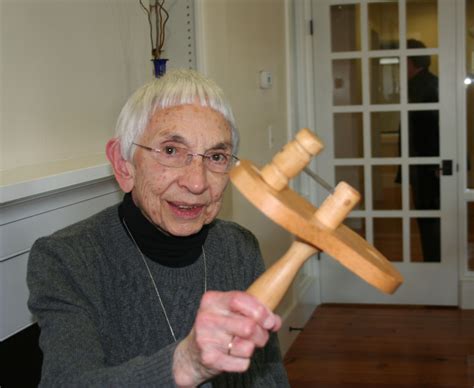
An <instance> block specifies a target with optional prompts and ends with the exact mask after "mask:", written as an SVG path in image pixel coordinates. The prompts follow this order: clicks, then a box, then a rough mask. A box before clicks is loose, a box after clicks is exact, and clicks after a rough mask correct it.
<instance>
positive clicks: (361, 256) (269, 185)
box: [230, 129, 403, 309]
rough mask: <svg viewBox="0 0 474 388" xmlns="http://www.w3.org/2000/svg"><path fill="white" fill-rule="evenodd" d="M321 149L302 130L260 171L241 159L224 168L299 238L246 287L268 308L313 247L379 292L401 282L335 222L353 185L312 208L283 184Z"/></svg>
mask: <svg viewBox="0 0 474 388" xmlns="http://www.w3.org/2000/svg"><path fill="white" fill-rule="evenodd" d="M322 148H323V147H322V143H321V142H320V140H319V139H318V138H317V137H316V136H315V135H312V134H311V132H310V131H309V130H307V129H303V130H302V131H300V132H299V133H298V135H297V137H296V139H295V140H294V141H293V142H291V143H289V144H288V145H287V146H285V147H284V149H283V150H282V151H281V152H279V153H278V154H277V155H276V156H275V157H274V158H273V160H272V162H271V163H269V164H268V165H266V166H265V167H264V168H262V171H260V170H258V168H257V167H255V166H254V165H253V164H252V163H251V162H250V161H246V160H242V161H240V163H239V164H238V165H237V166H236V167H234V169H233V170H232V171H231V172H230V179H231V181H232V183H233V184H234V185H235V186H236V187H237V188H238V189H239V190H240V192H241V193H242V194H243V195H244V196H245V197H246V198H247V199H248V200H249V201H250V202H251V203H252V204H253V205H254V206H255V207H257V208H258V209H259V210H261V211H262V212H263V213H264V214H265V215H267V216H268V217H269V218H270V219H271V220H273V221H274V222H276V223H277V224H278V225H280V226H281V227H283V228H284V229H286V230H288V231H289V232H291V233H293V234H294V235H295V236H297V237H298V238H299V239H301V240H302V241H295V242H294V243H293V245H292V246H291V247H290V249H289V250H288V252H287V253H286V254H285V255H284V256H283V257H282V258H281V259H280V260H279V261H278V262H276V263H275V264H274V265H273V266H272V267H271V268H269V269H268V270H267V272H266V273H265V274H263V275H262V277H261V278H259V279H257V280H256V282H255V283H254V284H253V285H252V286H251V287H250V289H249V290H248V291H249V292H250V293H252V294H253V295H255V296H256V297H257V298H259V299H260V300H261V301H262V302H264V303H265V304H267V306H268V307H269V308H271V309H274V308H275V307H276V306H277V305H278V303H279V302H280V300H281V299H282V298H283V295H284V294H285V293H286V291H287V289H288V288H289V286H290V285H291V282H292V281H293V279H294V277H295V276H296V274H297V272H298V270H299V269H300V268H301V266H302V265H303V264H304V262H305V261H306V260H307V259H308V258H309V257H310V256H311V255H313V254H314V253H315V252H317V249H320V250H323V251H324V252H326V253H327V254H328V255H330V256H332V257H333V258H335V259H336V260H337V261H339V262H340V263H341V264H342V265H343V266H345V267H346V268H347V269H349V270H350V271H352V272H353V273H355V274H356V275H358V276H359V277H360V278H362V279H363V280H365V281H366V282H368V283H369V284H371V285H372V286H374V287H376V288H378V289H379V290H381V291H383V292H385V293H393V292H394V291H395V290H396V289H397V288H398V287H399V286H400V284H401V283H402V282H403V278H402V276H401V275H400V273H399V272H398V271H397V270H396V269H395V268H394V267H393V265H392V264H391V263H390V262H389V261H388V260H387V259H386V258H385V257H384V256H383V255H382V254H381V253H380V252H379V251H378V250H377V249H375V248H374V247H373V246H371V245H370V244H369V243H368V242H367V241H365V240H364V239H363V238H362V237H361V236H359V235H358V234H356V233H355V232H353V231H352V230H350V229H349V228H347V227H346V226H344V225H342V224H341V223H342V222H343V220H344V219H345V217H346V216H347V215H348V214H349V213H350V211H351V210H352V209H353V207H354V206H355V205H356V203H357V202H358V201H359V199H360V195H359V193H358V192H357V191H356V190H355V189H353V188H352V187H351V186H349V185H348V184H347V183H345V182H341V183H339V184H338V186H337V187H336V190H335V192H334V194H332V195H331V196H329V197H328V198H327V199H326V200H325V201H324V202H323V204H322V205H321V207H320V208H319V209H318V208H316V207H315V206H313V205H312V204H311V203H310V202H308V201H307V200H305V199H304V198H303V197H301V196H300V195H298V194H297V193H295V192H294V191H293V190H291V189H289V188H288V180H289V179H290V178H292V177H294V176H295V175H297V174H298V173H299V172H300V171H301V170H302V169H303V168H304V167H305V166H306V165H307V164H308V163H309V161H310V159H311V157H312V156H313V155H314V154H316V153H318V152H319V151H320V150H321V149H322ZM305 245H306V246H305Z"/></svg>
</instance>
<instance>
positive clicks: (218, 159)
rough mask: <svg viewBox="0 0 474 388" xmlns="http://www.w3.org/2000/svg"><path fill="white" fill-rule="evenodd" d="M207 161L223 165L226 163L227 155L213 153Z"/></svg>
mask: <svg viewBox="0 0 474 388" xmlns="http://www.w3.org/2000/svg"><path fill="white" fill-rule="evenodd" d="M209 159H210V160H211V161H212V162H215V163H225V162H227V155H226V154H223V153H213V154H211V155H209Z"/></svg>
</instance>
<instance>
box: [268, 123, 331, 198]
mask: <svg viewBox="0 0 474 388" xmlns="http://www.w3.org/2000/svg"><path fill="white" fill-rule="evenodd" d="M322 149H323V143H322V142H321V140H319V138H318V137H317V136H316V135H315V134H314V133H313V132H311V131H310V130H309V129H307V128H303V129H301V130H300V131H299V132H298V133H297V134H296V136H295V139H294V140H293V141H291V142H289V143H288V144H286V145H285V146H284V147H283V149H282V150H281V151H280V152H278V153H277V154H276V155H275V156H274V157H273V159H272V161H271V162H270V163H269V164H267V165H266V166H264V167H263V168H262V170H261V177H262V179H263V180H264V181H265V182H266V183H267V184H268V185H269V186H270V187H272V188H273V189H275V190H277V191H280V190H282V189H283V188H285V187H286V186H287V185H288V181H289V180H290V179H291V178H293V177H294V176H296V175H298V174H299V173H300V172H301V171H302V170H303V169H304V168H305V167H306V166H307V165H308V163H309V162H310V160H311V158H312V157H313V156H314V155H316V154H317V153H319V152H320V151H321V150H322Z"/></svg>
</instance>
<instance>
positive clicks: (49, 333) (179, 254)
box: [28, 70, 288, 388]
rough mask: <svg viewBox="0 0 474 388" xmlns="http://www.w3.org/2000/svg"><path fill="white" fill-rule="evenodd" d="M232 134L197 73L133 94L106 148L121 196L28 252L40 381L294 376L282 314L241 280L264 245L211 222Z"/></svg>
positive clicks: (260, 382)
mask: <svg viewBox="0 0 474 388" xmlns="http://www.w3.org/2000/svg"><path fill="white" fill-rule="evenodd" d="M237 145H238V133H237V131H236V128H235V124H234V119H233V115H232V112H231V109H230V107H229V105H228V104H227V102H226V101H225V99H224V97H223V94H222V92H221V90H220V89H219V87H218V86H217V85H216V84H215V83H213V82H212V81H210V80H208V79H206V78H204V77H202V76H201V75H199V74H198V73H196V72H195V71H192V70H178V71H170V72H169V73H168V74H167V75H165V76H164V77H162V78H161V79H159V80H156V81H153V82H151V83H149V84H147V85H145V86H143V87H142V88H140V89H139V90H138V91H137V92H135V94H133V95H132V97H131V98H130V99H129V101H128V102H127V103H126V105H125V106H124V108H123V110H122V112H121V113H120V116H119V119H118V123H117V129H116V137H115V138H113V139H111V140H110V141H109V142H108V143H107V147H106V153H107V157H108V159H109V161H110V163H111V165H112V167H113V171H114V174H115V178H116V180H117V182H118V184H119V186H120V187H121V189H122V190H123V191H124V192H125V196H124V199H123V201H122V203H121V204H120V205H117V206H112V207H110V208H108V209H105V210H104V211H102V212H100V213H98V214H96V215H94V216H93V217H91V218H89V219H86V220H84V221H82V222H79V223H77V224H75V225H72V226H70V227H67V228H65V229H63V230H61V231H59V232H56V233H54V234H53V235H51V236H49V237H45V238H41V239H39V240H38V241H37V242H36V243H35V244H34V247H33V248H32V251H31V255H30V260H29V266H28V284H29V287H30V292H31V295H30V299H29V307H30V309H31V311H32V312H33V313H34V314H35V315H36V317H37V319H38V322H39V325H40V327H41V337H40V345H41V348H42V350H43V353H44V363H43V374H42V385H43V386H68V387H69V386H101V387H103V386H127V387H130V386H141V387H143V386H160V387H165V386H197V385H200V384H203V386H213V387H227V386H231V387H265V388H267V387H284V386H288V381H287V377H286V373H285V370H284V367H283V365H282V362H281V355H280V352H279V347H278V343H277V339H276V334H275V333H274V332H276V331H277V330H278V329H279V328H280V326H281V320H280V318H279V317H278V316H277V315H275V314H273V313H272V312H271V311H269V310H268V309H267V308H266V307H265V306H264V305H262V304H261V303H260V302H259V301H258V300H256V299H255V298H253V297H252V296H251V295H249V294H247V293H245V292H244V291H242V290H245V289H246V288H247V287H248V286H249V285H250V284H251V283H252V282H253V280H254V279H255V278H256V277H257V276H258V275H259V274H260V273H261V272H262V271H263V270H264V266H263V262H262V258H261V254H260V251H259V247H258V243H257V241H256V239H255V237H254V236H253V235H252V234H251V233H250V232H249V231H247V230H246V229H244V228H242V227H240V226H238V225H236V224H234V223H232V222H225V221H222V220H217V219H216V216H217V214H218V212H219V209H220V207H221V202H222V196H223V192H224V189H225V187H226V185H227V183H228V174H227V173H228V171H229V170H230V169H231V168H232V166H233V165H234V163H235V161H236V160H237V158H236V157H235V153H236V150H237ZM236 290H240V291H236ZM231 372H237V373H231Z"/></svg>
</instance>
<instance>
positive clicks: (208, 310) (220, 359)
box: [173, 291, 281, 387]
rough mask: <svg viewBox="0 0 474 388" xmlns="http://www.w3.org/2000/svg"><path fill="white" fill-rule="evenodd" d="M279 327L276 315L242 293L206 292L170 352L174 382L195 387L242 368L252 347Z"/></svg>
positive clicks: (247, 364)
mask: <svg viewBox="0 0 474 388" xmlns="http://www.w3.org/2000/svg"><path fill="white" fill-rule="evenodd" d="M280 327H281V319H280V317H279V316H278V315H275V314H273V313H272V312H271V311H270V310H269V309H268V308H267V307H265V306H264V305H263V304H262V303H260V302H259V301H258V300H257V299H256V298H254V297H253V296H251V295H249V294H247V293H245V292H241V291H231V292H217V291H209V292H206V293H205V294H204V296H203V298H202V300H201V305H200V307H199V310H198V312H197V316H196V320H195V322H194V326H193V328H192V330H191V332H190V333H189V334H188V336H187V337H186V338H184V339H183V340H182V341H181V342H180V343H179V344H178V346H177V347H176V350H175V353H174V361H173V374H174V378H175V381H176V384H177V385H178V386H182V387H186V386H196V385H198V384H201V383H202V382H204V381H206V380H208V379H210V378H211V377H213V376H216V375H218V374H219V373H221V372H244V371H246V370H247V369H248V367H249V365H250V358H251V357H252V354H253V352H254V350H255V348H256V347H257V348H261V347H263V346H265V344H266V343H267V341H268V338H269V331H277V330H279V329H280Z"/></svg>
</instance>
